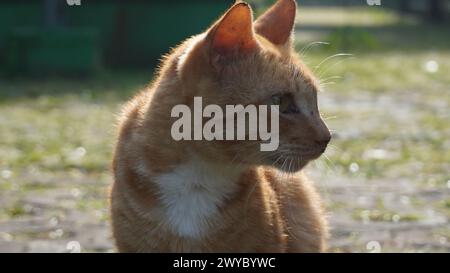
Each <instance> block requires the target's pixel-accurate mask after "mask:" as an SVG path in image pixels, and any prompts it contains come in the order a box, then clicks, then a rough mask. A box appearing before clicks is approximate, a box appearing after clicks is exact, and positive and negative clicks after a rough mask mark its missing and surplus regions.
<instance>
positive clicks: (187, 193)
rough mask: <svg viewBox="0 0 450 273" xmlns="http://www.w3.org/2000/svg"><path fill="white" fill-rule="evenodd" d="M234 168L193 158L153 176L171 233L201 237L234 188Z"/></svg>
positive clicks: (235, 171) (235, 178) (237, 173)
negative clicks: (168, 170)
mask: <svg viewBox="0 0 450 273" xmlns="http://www.w3.org/2000/svg"><path fill="white" fill-rule="evenodd" d="M238 175H239V172H238V170H236V168H232V167H226V166H223V165H218V164H212V163H209V162H206V161H204V160H201V159H198V158H193V159H191V160H190V161H189V162H187V163H185V164H183V165H179V166H177V167H176V168H174V169H173V170H172V171H171V172H169V173H165V174H162V175H160V176H158V177H156V180H155V181H156V183H157V185H158V186H159V194H160V197H161V201H162V202H163V207H164V218H165V221H166V224H167V225H168V226H169V228H170V229H171V230H172V232H174V233H175V234H177V235H179V236H181V237H187V238H194V239H195V238H201V237H202V236H203V235H205V234H206V233H207V232H208V228H209V227H210V224H211V223H212V222H213V221H216V220H217V214H218V209H219V207H220V206H221V205H223V204H224V202H225V201H226V199H227V197H229V196H230V195H231V194H232V193H233V192H234V191H235V189H236V183H235V182H236V180H237V178H238Z"/></svg>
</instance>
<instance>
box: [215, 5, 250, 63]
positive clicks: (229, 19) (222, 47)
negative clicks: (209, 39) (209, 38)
mask: <svg viewBox="0 0 450 273" xmlns="http://www.w3.org/2000/svg"><path fill="white" fill-rule="evenodd" d="M252 21H253V18H252V11H251V9H250V7H249V6H248V4H245V3H238V4H236V5H235V6H233V7H232V8H231V9H230V10H229V11H228V13H226V14H225V16H224V17H223V19H222V20H221V21H220V22H219V23H218V25H217V27H216V30H215V33H214V38H213V43H212V47H213V49H214V51H215V52H217V53H219V54H221V55H227V54H232V53H245V52H248V51H251V50H253V49H254V48H255V47H256V40H255V37H254V34H253V25H252V24H253V23H252Z"/></svg>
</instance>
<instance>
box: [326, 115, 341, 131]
mask: <svg viewBox="0 0 450 273" xmlns="http://www.w3.org/2000/svg"><path fill="white" fill-rule="evenodd" d="M337 118H338V117H337V116H330V117H326V118H322V119H323V120H324V121H326V120H331V119H337ZM330 132H331V130H330Z"/></svg>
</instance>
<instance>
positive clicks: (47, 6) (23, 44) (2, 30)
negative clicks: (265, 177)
mask: <svg viewBox="0 0 450 273" xmlns="http://www.w3.org/2000/svg"><path fill="white" fill-rule="evenodd" d="M233 3H234V0H189V1H184V0H165V1H164V0H153V1H144V0H127V1H120V0H98V1H83V0H82V1H81V6H69V5H67V3H66V1H62V0H46V1H44V0H30V1H27V2H25V3H24V2H17V1H12V0H4V1H3V0H2V2H0V67H1V69H2V70H3V72H4V73H6V74H7V75H15V74H25V75H47V74H76V75H78V74H91V73H94V72H95V71H97V70H98V69H99V68H100V67H102V66H107V67H114V68H136V67H145V68H152V67H154V65H155V64H157V62H158V59H159V58H160V57H161V55H162V54H164V53H167V52H168V51H169V50H170V47H173V46H175V45H176V44H178V43H179V42H180V41H182V40H183V39H185V38H187V37H189V36H190V35H193V34H196V33H199V32H201V31H203V30H205V29H206V28H207V27H208V26H209V25H210V23H211V22H213V21H214V20H215V19H216V18H218V17H219V16H220V15H221V14H222V13H223V12H224V11H225V10H226V9H227V8H228V7H229V6H230V5H232V4H233ZM49 22H51V23H50V24H49Z"/></svg>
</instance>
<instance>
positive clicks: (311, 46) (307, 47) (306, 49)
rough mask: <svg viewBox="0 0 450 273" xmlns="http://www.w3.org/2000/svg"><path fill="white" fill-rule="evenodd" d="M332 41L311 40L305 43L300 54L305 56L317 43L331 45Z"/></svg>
mask: <svg viewBox="0 0 450 273" xmlns="http://www.w3.org/2000/svg"><path fill="white" fill-rule="evenodd" d="M329 44H330V43H327V42H321V41H316V42H311V43H309V44H307V45H305V46H304V47H303V48H302V49H301V50H300V55H302V56H305V55H306V53H307V52H308V51H309V50H310V49H312V48H313V47H314V46H316V45H329Z"/></svg>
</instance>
